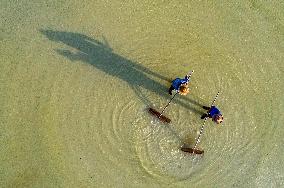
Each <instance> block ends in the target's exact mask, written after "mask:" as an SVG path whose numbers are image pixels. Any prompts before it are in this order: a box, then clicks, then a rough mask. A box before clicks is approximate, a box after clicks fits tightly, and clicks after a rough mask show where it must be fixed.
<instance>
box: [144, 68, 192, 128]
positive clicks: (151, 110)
mask: <svg viewBox="0 0 284 188" xmlns="http://www.w3.org/2000/svg"><path fill="white" fill-rule="evenodd" d="M193 72H194V70H192V71H190V72H189V73H188V77H189V78H190V77H191V75H192V73H193ZM177 94H178V92H176V93H175V94H174V96H173V97H172V98H171V99H170V101H169V102H168V104H167V105H166V106H165V107H164V108H163V110H162V112H161V113H160V112H158V111H157V110H155V109H153V108H149V109H148V110H149V112H150V113H151V114H153V115H154V116H156V117H158V119H159V120H160V121H162V122H164V123H170V122H171V119H169V118H168V117H166V116H164V115H163V113H164V112H165V110H166V108H167V107H168V106H169V105H170V104H171V102H172V100H173V99H174V98H175V96H176V95H177Z"/></svg>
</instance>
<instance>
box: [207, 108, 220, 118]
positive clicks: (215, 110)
mask: <svg viewBox="0 0 284 188" xmlns="http://www.w3.org/2000/svg"><path fill="white" fill-rule="evenodd" d="M208 114H209V116H210V117H213V116H214V115H217V114H221V112H220V110H218V108H216V107H215V106H212V107H211V108H210V110H209V112H208Z"/></svg>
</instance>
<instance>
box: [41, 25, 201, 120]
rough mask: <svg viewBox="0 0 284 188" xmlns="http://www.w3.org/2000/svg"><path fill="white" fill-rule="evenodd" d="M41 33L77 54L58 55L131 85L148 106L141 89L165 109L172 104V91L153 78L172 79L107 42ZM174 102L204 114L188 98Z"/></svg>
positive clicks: (73, 35)
mask: <svg viewBox="0 0 284 188" xmlns="http://www.w3.org/2000/svg"><path fill="white" fill-rule="evenodd" d="M40 32H41V33H42V34H44V35H45V36H46V37H47V38H48V39H49V40H52V41H56V42H58V43H64V44H66V45H67V46H69V47H72V48H74V49H75V50H76V52H75V53H74V52H72V51H70V50H67V49H56V51H57V53H58V54H60V55H62V56H64V57H66V58H68V59H70V60H71V61H76V60H78V61H82V62H85V63H88V64H91V65H93V66H94V67H95V68H97V69H100V70H101V71H104V72H105V73H107V74H109V75H112V76H115V77H117V78H119V79H121V80H123V81H125V82H127V83H128V84H129V85H130V86H131V88H133V89H134V91H135V93H136V94H137V95H138V96H139V98H140V99H141V100H142V101H144V103H146V104H147V105H149V104H151V102H150V101H148V99H147V97H145V96H143V95H142V94H141V92H140V91H139V88H140V87H143V88H145V89H147V90H149V91H152V92H155V93H157V94H159V95H160V96H162V97H164V98H165V105H166V103H167V102H168V101H169V99H170V97H171V96H170V95H169V94H168V93H167V91H168V87H166V86H164V85H162V84H160V83H159V82H157V81H155V80H153V79H151V78H150V77H157V78H159V79H162V80H168V78H166V77H164V76H162V75H159V74H157V73H155V72H153V71H151V70H149V69H147V68H146V67H143V66H141V65H139V64H137V63H135V62H133V61H131V60H129V59H126V58H124V57H122V56H120V55H119V54H116V53H114V52H113V50H112V49H111V47H110V46H109V45H108V42H107V41H106V40H105V39H104V42H100V41H98V40H96V39H93V38H90V37H88V36H86V35H84V34H80V33H73V32H64V31H54V30H40ZM169 86H170V83H169ZM174 100H175V101H174V102H175V103H177V104H179V105H182V106H183V107H185V108H188V109H190V110H191V111H193V112H195V113H197V114H200V115H201V114H203V112H202V111H200V110H197V109H195V108H194V107H193V106H194V105H195V106H197V107H200V106H202V105H201V104H199V103H198V102H196V101H194V100H192V99H189V98H188V97H184V96H179V97H176V98H175V99H174Z"/></svg>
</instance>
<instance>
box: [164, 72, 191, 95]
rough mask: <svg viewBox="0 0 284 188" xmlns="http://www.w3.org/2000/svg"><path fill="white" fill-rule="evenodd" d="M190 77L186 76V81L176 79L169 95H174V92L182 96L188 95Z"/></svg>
mask: <svg viewBox="0 0 284 188" xmlns="http://www.w3.org/2000/svg"><path fill="white" fill-rule="evenodd" d="M189 80H190V78H189V76H188V75H186V76H185V77H184V79H181V78H176V79H174V80H173V81H172V85H171V87H170V88H169V94H170V95H172V91H173V90H176V91H177V92H178V93H179V94H181V95H186V94H188V93H189V88H188V83H189Z"/></svg>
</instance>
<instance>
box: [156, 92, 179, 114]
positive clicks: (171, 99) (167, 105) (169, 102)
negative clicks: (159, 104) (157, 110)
mask: <svg viewBox="0 0 284 188" xmlns="http://www.w3.org/2000/svg"><path fill="white" fill-rule="evenodd" d="M177 94H178V92H176V93H175V94H174V96H173V97H172V98H171V100H170V102H168V104H167V105H166V106H165V107H164V109H163V110H162V112H161V114H160V115H159V118H160V117H161V116H162V115H163V113H164V112H165V110H166V108H167V107H168V106H169V105H170V104H171V102H172V100H173V99H174V98H175V96H176V95H177Z"/></svg>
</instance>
